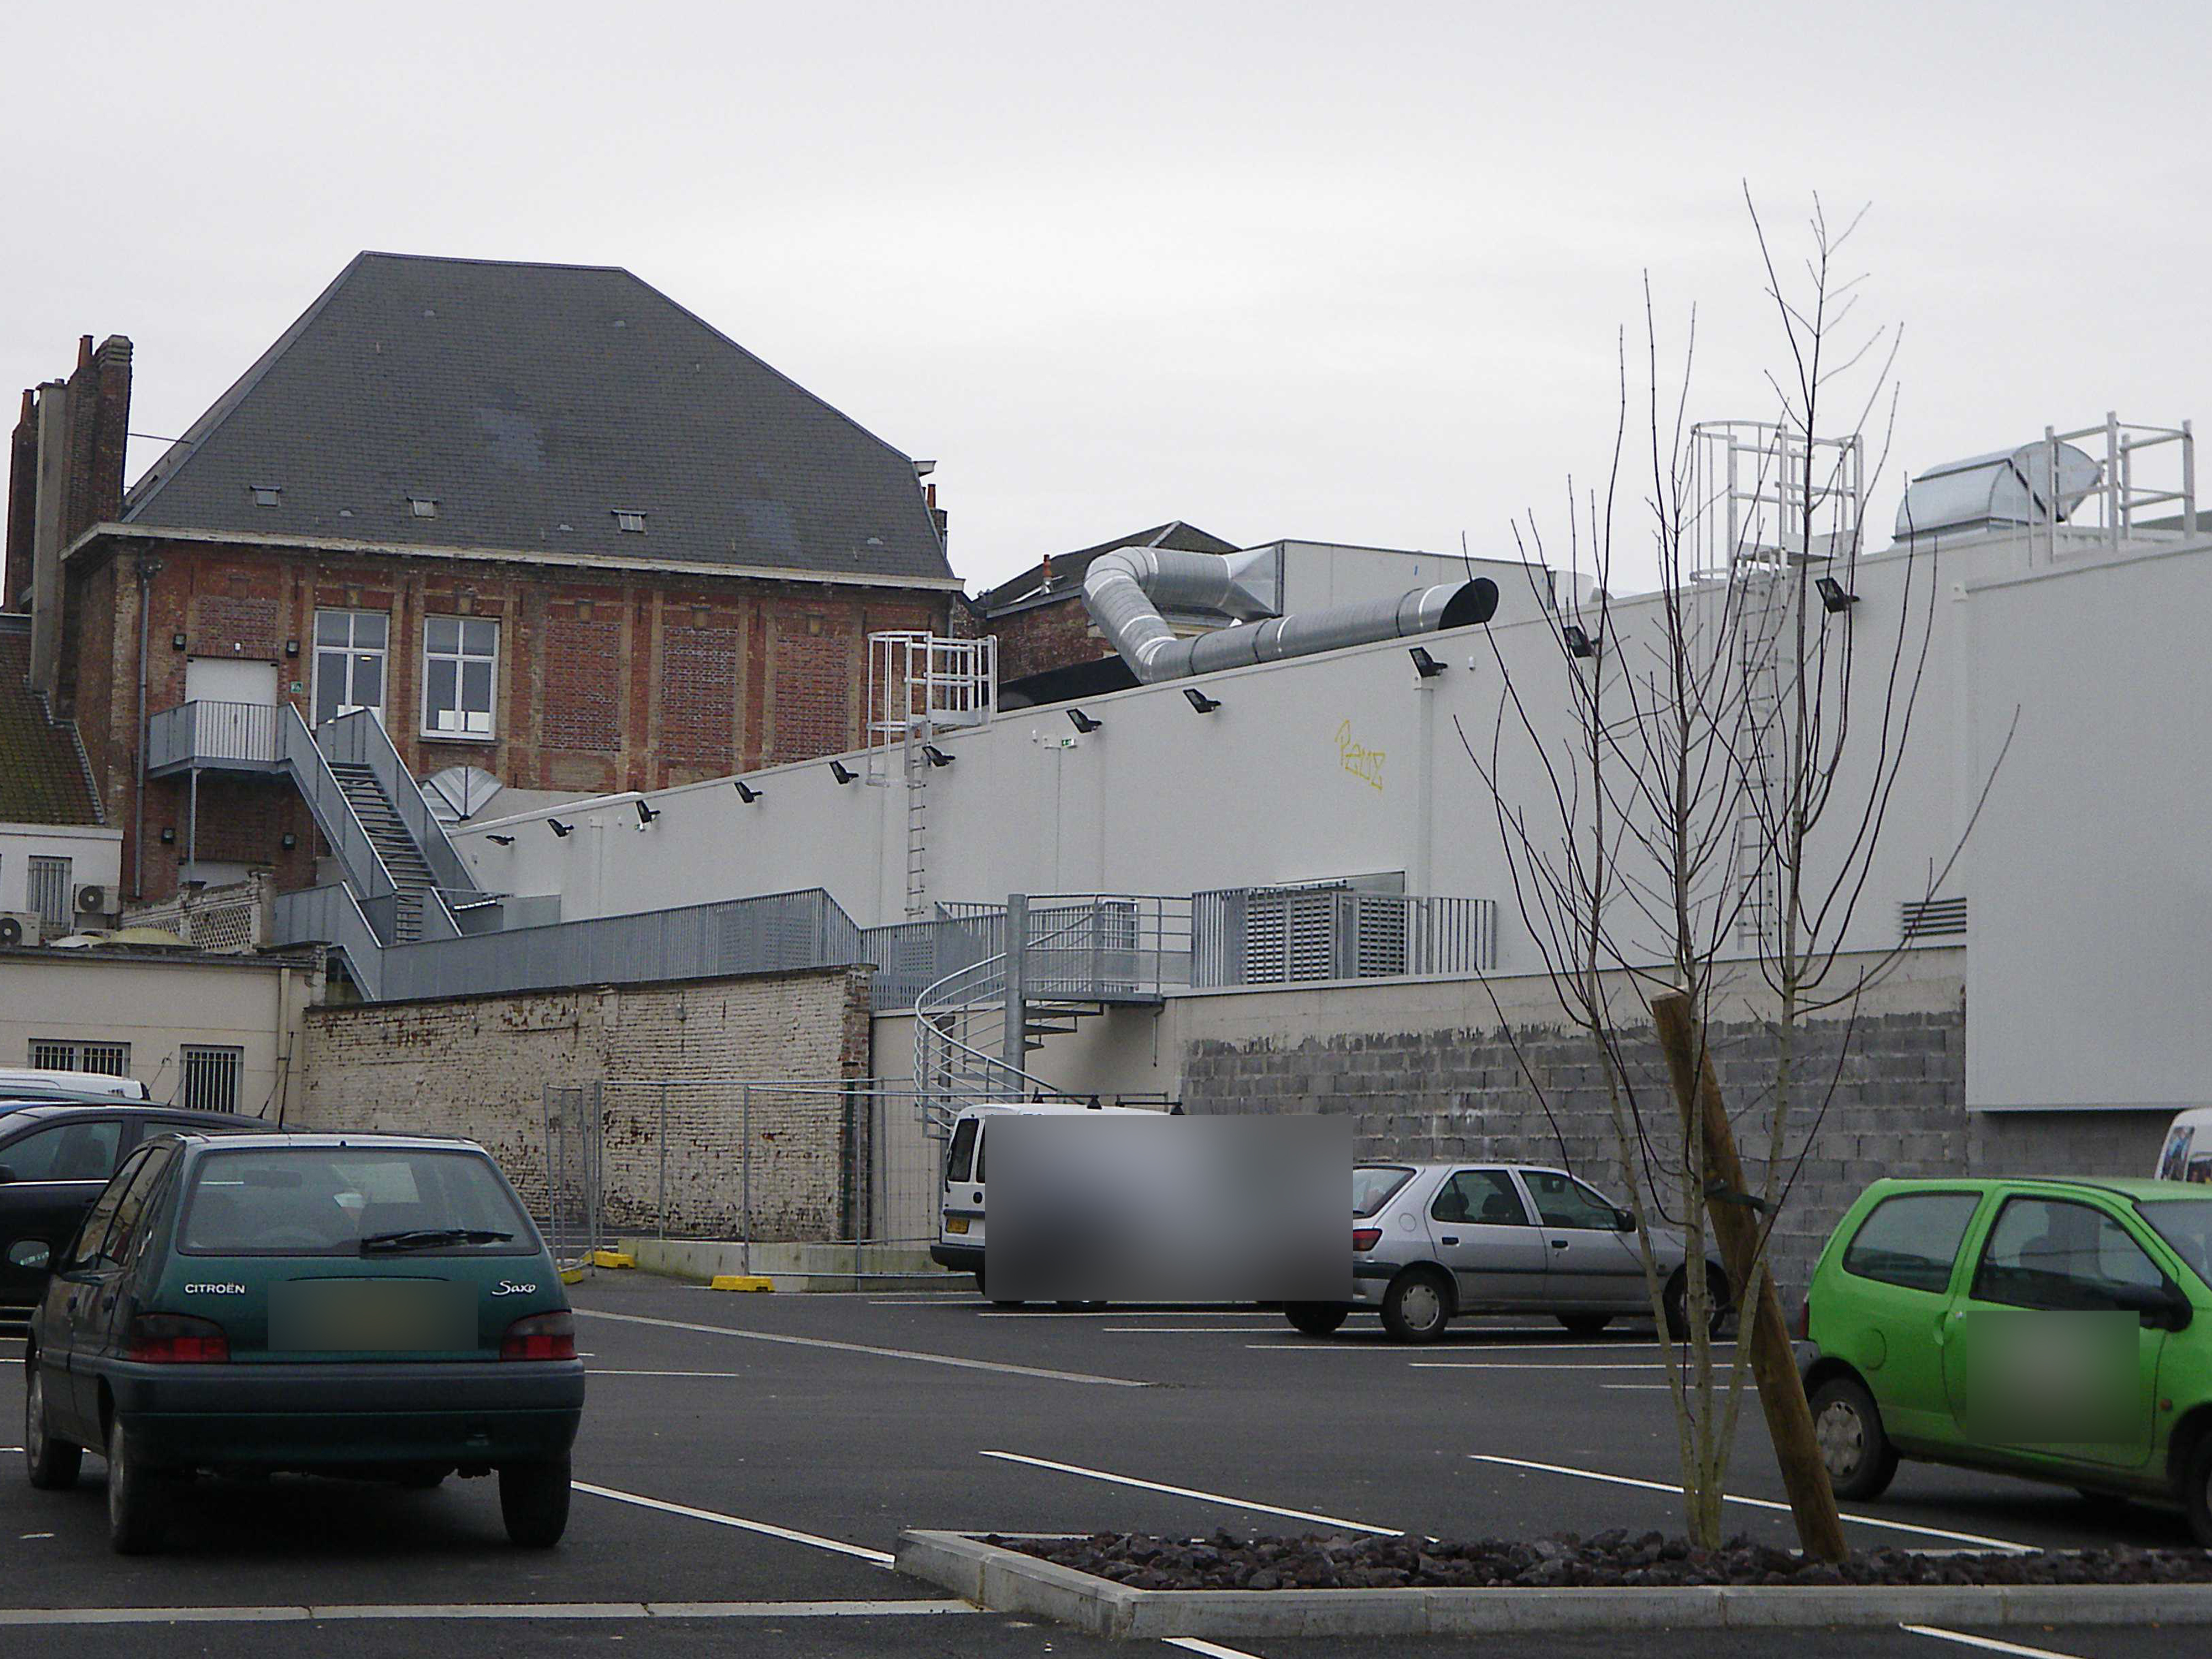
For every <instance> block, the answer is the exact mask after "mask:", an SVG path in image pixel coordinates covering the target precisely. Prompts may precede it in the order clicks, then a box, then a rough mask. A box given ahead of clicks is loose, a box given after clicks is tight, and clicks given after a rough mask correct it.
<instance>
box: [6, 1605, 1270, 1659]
mask: <svg viewBox="0 0 2212 1659" xmlns="http://www.w3.org/2000/svg"><path fill="white" fill-rule="evenodd" d="M981 1611H982V1609H981V1608H980V1607H975V1606H973V1605H971V1604H970V1603H969V1602H966V1601H451V1602H435V1601H433V1602H414V1601H400V1602H390V1603H386V1604H383V1605H380V1606H361V1607H0V1628H8V1627H18V1628H20V1627H22V1626H55V1625H267V1624H292V1625H297V1624H308V1623H314V1624H324V1623H336V1622H339V1621H361V1620H385V1619H390V1620H400V1619H896V1618H902V1617H909V1616H915V1615H925V1614H926V1615H942V1614H945V1613H980V1612H981ZM1224 1651H1226V1650H1224Z"/></svg>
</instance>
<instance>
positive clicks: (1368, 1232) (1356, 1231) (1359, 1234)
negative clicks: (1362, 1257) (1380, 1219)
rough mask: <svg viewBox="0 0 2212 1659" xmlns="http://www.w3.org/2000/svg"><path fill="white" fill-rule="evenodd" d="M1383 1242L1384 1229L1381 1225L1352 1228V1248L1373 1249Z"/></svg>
mask: <svg viewBox="0 0 2212 1659" xmlns="http://www.w3.org/2000/svg"><path fill="white" fill-rule="evenodd" d="M1382 1242H1383V1230H1382V1229H1381V1228H1380V1227H1354V1228H1353V1229H1352V1249H1355V1250H1371V1249H1374V1248H1375V1247H1376V1245H1377V1244H1380V1243H1382Z"/></svg>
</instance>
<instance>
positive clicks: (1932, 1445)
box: [1798, 1179, 2212, 1545]
mask: <svg viewBox="0 0 2212 1659" xmlns="http://www.w3.org/2000/svg"><path fill="white" fill-rule="evenodd" d="M1801 1334H1802V1336H1804V1337H1805V1338H1806V1339H1807V1340H1806V1341H1805V1342H1804V1343H1803V1345H1802V1346H1801V1347H1800V1350H1799V1356H1798V1358H1799V1368H1800V1370H1802V1373H1803V1375H1804V1377H1805V1388H1806V1393H1807V1395H1808V1396H1809V1397H1810V1399H1811V1401H1812V1406H1813V1423H1814V1432H1815V1434H1816V1435H1817V1437H1819V1441H1820V1454H1821V1456H1822V1459H1823V1460H1824V1461H1825V1462H1826V1464H1827V1467H1828V1475H1829V1479H1830V1480H1831V1481H1832V1484H1833V1485H1834V1486H1835V1490H1836V1494H1837V1496H1838V1497H1839V1498H1872V1497H1875V1496H1876V1495H1877V1494H1878V1493H1880V1492H1881V1491H1882V1489H1883V1488H1884V1487H1886V1486H1888V1485H1889V1482H1890V1479H1891V1477H1892V1476H1893V1474H1896V1472H1897V1463H1898V1459H1899V1457H1914V1458H1920V1459H1923V1460H1925V1461H1927V1462H1936V1463H1952V1464H1959V1465H1962V1466H1965V1467H1968V1468H1986V1469H1996V1470H2002V1472H2003V1473H2005V1474H2017V1475H2025V1476H2027V1477H2028V1478H2029V1479H2031V1480H2053V1481H2057V1482H2060V1483H2062V1484H2063V1485H2066V1486H2073V1487H2075V1488H2077V1489H2078V1490H2080V1491H2081V1492H2082V1493H2083V1494H2084V1495H2085V1496H2091V1497H2096V1498H2116V1497H2117V1498H2143V1499H2147V1500H2149V1501H2151V1502H2155V1503H2167V1504H2180V1505H2181V1506H2182V1507H2183V1508H2185V1510H2187V1511H2188V1515H2189V1522H2190V1526H2191V1528H2192V1529H2193V1530H2194V1532H2195V1533H2196V1534H2197V1539H2198V1540H2199V1541H2201V1542H2203V1543H2204V1544H2207V1545H2212V1194H2207V1193H2206V1192H2205V1190H2204V1188H2203V1187H2201V1186H2199V1187H2191V1186H2185V1185H2183V1184H2182V1183H2180V1182H2167V1181H2117V1180H2115V1181H2100V1180H2078V1181H2077V1180H2057V1179H2036V1180H1986V1179H1985V1180H1962V1181H1878V1182H1875V1184H1874V1185H1873V1186H1871V1187H1869V1188H1867V1190H1866V1191H1865V1192H1864V1193H1863V1194H1860V1196H1859V1199H1858V1201H1857V1203H1855V1204H1853V1205H1852V1206H1851V1207H1850V1210H1849V1211H1848V1212H1846V1213H1845V1214H1844V1218H1843V1220H1842V1222H1841V1223H1840V1224H1838V1226H1837V1228H1836V1231H1835V1232H1834V1234H1833V1235H1832V1237H1830V1238H1829V1240H1828V1243H1827V1247H1826V1249H1824V1250H1823V1251H1822V1252H1821V1253H1820V1263H1819V1265H1818V1266H1817V1267H1814V1270H1813V1279H1812V1285H1811V1288H1810V1290H1809V1291H1808V1294H1807V1297H1806V1310H1805V1313H1804V1316H1803V1323H1802V1329H1801Z"/></svg>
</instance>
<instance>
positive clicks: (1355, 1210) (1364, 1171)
mask: <svg viewBox="0 0 2212 1659" xmlns="http://www.w3.org/2000/svg"><path fill="white" fill-rule="evenodd" d="M1412 1179H1413V1171H1412V1170H1405V1169H1401V1168H1399V1167H1398V1166H1397V1165H1396V1164H1361V1165H1360V1166H1359V1167H1358V1169H1356V1170H1353V1171H1352V1214H1353V1215H1355V1216H1370V1215H1373V1214H1374V1213H1375V1212H1376V1211H1377V1210H1379V1209H1381V1208H1382V1207H1383V1206H1384V1205H1385V1204H1388V1203H1389V1201H1390V1194H1393V1193H1395V1192H1396V1191H1397V1190H1398V1188H1401V1187H1402V1186H1404V1185H1405V1184H1406V1183H1407V1182H1409V1181H1411V1180H1412Z"/></svg>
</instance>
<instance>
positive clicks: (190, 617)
mask: <svg viewBox="0 0 2212 1659" xmlns="http://www.w3.org/2000/svg"><path fill="white" fill-rule="evenodd" d="M146 556H150V557H152V558H155V559H158V560H159V561H160V562H161V569H160V571H159V573H158V574H155V576H154V578H153V580H152V587H151V601H150V606H149V613H148V617H147V623H148V627H147V638H148V665H147V666H148V684H147V691H146V708H147V711H148V712H149V714H160V713H161V711H163V710H165V709H169V708H175V707H176V706H177V705H178V704H179V703H181V702H183V701H184V700H185V671H186V665H187V663H188V661H189V660H190V659H192V658H193V657H196V656H208V657H222V658H229V659H240V660H255V661H266V662H271V663H274V664H276V668H277V675H278V694H279V696H281V697H283V700H284V701H285V702H289V703H291V704H293V705H294V706H295V707H297V708H300V709H301V712H302V714H307V713H309V711H310V708H311V703H310V701H309V700H310V698H311V697H312V696H313V665H314V637H315V613H316V611H318V610H325V609H327V610H346V611H380V612H383V613H385V614H386V615H387V616H388V617H390V619H391V620H390V630H389V636H388V637H389V647H388V651H387V655H386V668H385V693H384V712H385V723H386V729H387V730H388V731H389V732H391V734H392V740H393V742H394V744H396V745H397V747H398V750H399V753H400V755H401V757H402V758H403V759H404V761H405V762H406V763H407V766H408V769H409V770H410V772H412V773H413V774H414V775H416V776H417V777H427V776H428V775H431V774H433V773H435V772H436V771H438V770H440V769H442V768H445V767H447V766H453V765H456V764H465V765H471V766H477V767H481V768H483V769H485V770H487V771H489V772H491V773H492V774H494V775H495V776H497V777H498V778H499V779H500V780H501V781H502V782H504V783H507V784H508V785H509V786H511V787H516V788H522V789H559V790H568V791H576V792H592V793H599V792H612V791H618V790H623V789H652V788H659V787H667V786H669V785H671V784H678V783H685V782H690V781H696V780H697V779H701V778H708V777H717V776H722V775H727V774H730V773H733V772H738V771H742V770H746V769H751V768H755V767H758V766H763V765H772V764H775V763H781V762H785V761H791V760H800V759H805V758H808V757H811V756H815V755H819V754H824V753H831V752H835V751H836V750H843V749H848V748H853V747H855V746H857V745H858V744H860V743H861V742H862V741H863V740H864V738H863V732H862V726H863V723H864V721H865V720H866V708H865V698H866V672H867V635H869V634H871V633H873V632H881V631H884V630H886V629H918V630H931V631H935V632H938V633H943V632H944V631H945V628H946V626H947V610H948V606H949V604H950V599H951V596H950V595H949V594H946V593H942V592H930V591H928V590H921V589H904V588H898V587H890V586H883V587H877V586H860V585H857V584H843V583H829V582H824V583H811V582H804V581H778V580H764V579H763V578H760V577H756V576H750V575H747V574H743V573H741V572H732V574H730V575H728V576H726V577H724V576H705V575H699V574H690V573H677V572H667V573H663V572H659V571H654V570H650V569H637V570H611V569H606V568H591V567H577V568H546V567H544V566H539V565H536V564H522V563H520V562H507V561H501V560H499V559H497V558H495V557H483V558H466V557H453V558H447V557H423V556H396V555H386V554H382V553H378V552H362V553H350V552H348V553H337V552H325V551H319V550H307V549H297V548H285V547H273V546H260V545H250V544H232V543H222V542H217V541H214V540H191V539H186V538H172V537H167V536H164V537H160V538H151V537H141V536H122V535H109V536H104V537H102V538H100V539H99V540H97V541H95V542H94V543H92V544H88V546H86V547H84V548H83V549H82V550H79V552H78V553H77V555H76V557H75V558H74V559H72V560H71V561H70V581H69V594H68V600H67V604H68V607H69V611H68V622H67V623H66V626H65V631H64V658H63V665H62V678H63V690H64V705H65V708H70V709H72V710H73V712H74V713H75V714H76V720H77V725H78V729H79V731H80V732H81V733H82V738H83V740H84V745H85V750H86V753H87V755H88V757H89V758H90V760H91V763H92V769H93V775H94V781H95V782H96V784H97V785H98V787H99V788H100V793H101V796H102V798H103V799H104V801H105V803H106V811H107V816H108V822H109V823H114V824H118V825H120V826H121V827H122V828H123V829H124V832H125V848H124V860H123V867H124V870H125V884H126V886H127V885H128V884H129V882H130V874H129V872H131V870H132V869H133V867H134V864H135V857H134V854H135V845H134V842H133V840H132V836H134V834H135V829H136V825H137V811H136V803H135V800H134V797H133V788H134V785H135V782H136V779H137V746H136V742H135V736H134V734H135V732H137V675H138V592H139V581H138V578H137V574H136V573H137V561H138V560H139V559H140V558H142V557H146ZM449 616H453V617H479V618H484V619H488V620H489V621H492V622H495V623H497V624H498V629H499V634H498V656H497V661H496V665H495V691H494V708H495V719H494V731H493V732H492V733H491V735H490V736H489V738H481V739H475V738H471V739H464V738H454V737H450V736H448V737H439V736H435V735H428V734H426V733H425V732H424V731H423V729H422V698H423V689H424V688H423V674H424V665H423V635H424V621H425V618H426V617H449ZM179 636H181V637H182V639H183V640H184V644H183V646H182V647H179V646H178V645H177V644H176V643H175V641H176V640H177V639H178V637H179ZM295 651H296V654H293V653H295ZM145 823H146V833H147V840H148V843H149V845H148V847H147V848H146V857H145V866H144V867H145V892H144V894H143V896H145V897H148V898H157V897H161V896H166V895H167V893H168V892H170V891H172V890H173V888H174V884H175V881H176V857H175V855H176V854H180V853H181V851H182V848H183V844H184V842H185V824H186V805H185V783H184V781H182V780H181V779H170V780H155V781H152V782H150V783H149V785H148V787H147V799H146V813H145ZM165 828H170V829H174V830H175V832H176V837H175V843H174V845H173V846H170V845H164V844H161V842H160V836H161V831H162V829H165ZM287 831H289V832H290V833H291V834H292V835H293V836H295V838H296V840H297V843H298V844H297V846H296V847H295V848H294V849H293V850H292V851H291V852H289V853H286V852H285V851H284V850H283V848H282V847H281V845H280V842H281V837H282V836H283V834H285V833H286V832H287ZM313 843H314V836H313V822H312V820H311V819H310V818H309V817H308V816H307V807H306V805H305V804H304V803H303V802H301V800H299V799H298V798H297V797H296V795H295V793H294V792H293V791H292V789H291V788H290V787H289V785H280V784H276V783H274V782H263V781H259V780H256V779H251V778H248V779H237V778H223V777H221V776H218V775H212V774H206V773H204V774H203V775H202V777H201V783H200V831H199V845H198V853H199V856H200V857H201V858H202V859H203V860H241V861H246V862H252V863H263V864H269V865H272V866H275V867H276V870H277V872H278V880H279V884H280V885H282V886H284V887H287V888H289V887H296V886H301V885H304V884H307V883H308V882H309V881H311V880H312V878H313Z"/></svg>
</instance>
